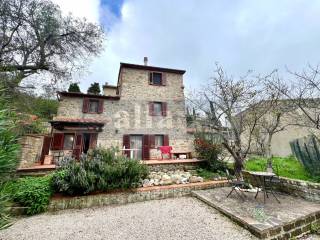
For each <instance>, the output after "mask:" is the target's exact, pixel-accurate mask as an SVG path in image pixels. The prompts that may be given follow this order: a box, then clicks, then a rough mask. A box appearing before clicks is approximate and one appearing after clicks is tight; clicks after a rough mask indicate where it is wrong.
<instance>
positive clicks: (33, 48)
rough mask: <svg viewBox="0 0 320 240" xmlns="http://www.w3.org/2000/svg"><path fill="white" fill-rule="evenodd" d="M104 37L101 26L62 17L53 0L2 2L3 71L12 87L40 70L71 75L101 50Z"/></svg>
mask: <svg viewBox="0 0 320 240" xmlns="http://www.w3.org/2000/svg"><path fill="white" fill-rule="evenodd" d="M103 39H104V35H103V31H102V29H101V28H100V27H99V26H97V25H95V24H92V23H88V22H87V21H86V20H85V19H83V20H81V19H76V18H73V17H72V16H71V15H69V16H62V14H61V10H60V8H59V7H58V6H57V5H55V4H53V3H52V2H51V1H50V0H1V1H0V73H2V74H6V75H7V77H6V79H9V81H8V83H7V85H8V86H9V87H11V88H15V87H17V86H18V85H19V84H20V83H21V81H22V80H23V79H24V78H26V77H28V76H30V75H33V74H35V73H40V72H48V73H50V74H51V77H52V78H54V79H66V78H68V77H70V73H71V71H72V70H74V69H75V68H76V69H79V68H83V67H85V65H86V62H85V61H86V60H87V59H88V58H89V57H91V56H95V55H97V54H98V53H99V52H100V51H101V50H102V43H103ZM8 76H9V77H8Z"/></svg>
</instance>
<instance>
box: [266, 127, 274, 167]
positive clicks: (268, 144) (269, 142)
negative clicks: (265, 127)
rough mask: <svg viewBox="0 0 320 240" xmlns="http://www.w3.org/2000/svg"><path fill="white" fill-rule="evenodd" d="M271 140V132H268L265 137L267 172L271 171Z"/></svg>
mask: <svg viewBox="0 0 320 240" xmlns="http://www.w3.org/2000/svg"><path fill="white" fill-rule="evenodd" d="M271 140H272V134H270V133H269V134H268V139H267V149H266V155H267V172H272V171H273V170H272V154H271Z"/></svg>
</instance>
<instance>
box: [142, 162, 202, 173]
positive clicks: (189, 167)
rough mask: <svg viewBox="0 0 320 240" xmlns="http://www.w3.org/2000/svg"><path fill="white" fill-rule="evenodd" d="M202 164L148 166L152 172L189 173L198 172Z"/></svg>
mask: <svg viewBox="0 0 320 240" xmlns="http://www.w3.org/2000/svg"><path fill="white" fill-rule="evenodd" d="M199 164H201V162H194V163H168V164H147V166H148V168H149V171H150V172H163V171H176V170H181V171H189V170H196V169H197V168H198V167H199Z"/></svg>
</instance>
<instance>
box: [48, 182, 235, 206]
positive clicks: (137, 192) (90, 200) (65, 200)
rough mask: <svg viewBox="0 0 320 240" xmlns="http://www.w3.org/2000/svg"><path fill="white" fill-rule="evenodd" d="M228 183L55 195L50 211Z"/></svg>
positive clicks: (183, 192)
mask: <svg viewBox="0 0 320 240" xmlns="http://www.w3.org/2000/svg"><path fill="white" fill-rule="evenodd" d="M228 185H229V183H228V181H226V180H221V181H208V182H202V183H189V184H177V185H168V186H156V187H145V188H137V189H132V190H128V191H121V192H113V193H101V194H96V195H87V196H79V197H62V198H58V197H56V198H55V197H53V198H52V199H51V201H50V204H49V207H48V211H51V212H53V211H59V210H64V209H81V208H89V207H97V206H108V205H113V204H126V203H134V202H142V201H149V200H158V199H165V198H173V197H182V196H188V195H191V191H195V190H204V189H210V188H216V187H225V186H228Z"/></svg>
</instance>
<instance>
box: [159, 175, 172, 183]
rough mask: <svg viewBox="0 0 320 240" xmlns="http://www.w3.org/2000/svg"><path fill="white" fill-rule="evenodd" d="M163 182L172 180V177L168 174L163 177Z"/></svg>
mask: <svg viewBox="0 0 320 240" xmlns="http://www.w3.org/2000/svg"><path fill="white" fill-rule="evenodd" d="M161 180H162V181H166V180H171V177H170V176H169V175H167V174H164V175H162V177H161Z"/></svg>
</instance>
